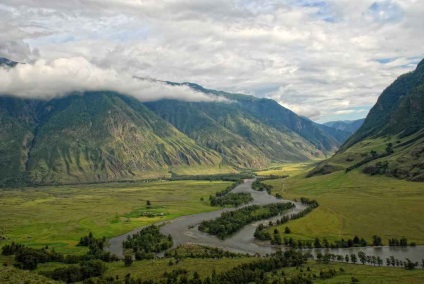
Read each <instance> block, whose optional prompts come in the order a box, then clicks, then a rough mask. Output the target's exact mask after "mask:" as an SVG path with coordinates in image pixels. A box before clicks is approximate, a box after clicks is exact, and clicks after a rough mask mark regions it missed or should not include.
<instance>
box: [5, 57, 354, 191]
mask: <svg viewBox="0 0 424 284" xmlns="http://www.w3.org/2000/svg"><path fill="white" fill-rule="evenodd" d="M3 62H6V63H7V64H8V65H7V66H9V67H8V68H13V66H14V63H13V62H12V63H10V62H8V61H3ZM167 83H168V84H173V85H178V84H179V83H171V82H167ZM182 84H185V85H188V86H189V87H190V88H192V89H194V90H196V91H198V92H203V93H207V94H213V95H216V96H219V97H222V98H225V99H226V100H224V101H222V100H220V101H216V102H186V101H177V100H160V101H156V102H149V103H143V102H140V101H138V100H136V99H134V98H132V97H129V96H126V95H124V94H119V93H116V92H107V91H99V92H82V93H81V92H78V93H73V94H68V96H66V97H62V98H56V99H52V100H49V101H44V100H32V99H21V98H16V97H12V96H7V95H2V96H0V186H6V187H7V186H21V185H26V184H32V185H44V184H70V183H87V182H109V181H122V180H138V179H148V178H156V177H169V176H171V175H176V174H177V175H178V174H205V173H208V174H210V173H219V172H230V171H239V170H241V169H245V168H263V167H266V166H268V165H269V164H270V163H271V162H292V161H306V160H309V159H314V158H322V157H325V156H326V155H329V154H331V153H334V151H335V150H336V149H337V148H338V147H339V146H340V145H341V143H342V142H343V141H344V140H345V139H346V138H347V137H348V136H349V133H347V132H344V131H339V130H336V129H334V128H331V127H327V126H323V125H319V124H317V123H314V122H312V121H310V120H308V119H305V118H302V117H300V116H298V115H296V114H295V113H293V112H292V111H290V110H288V109H286V108H284V107H282V106H281V105H279V104H278V103H276V102H275V101H273V100H269V99H260V98H256V97H253V96H246V95H242V94H231V93H226V92H221V91H216V90H210V89H205V88H203V87H201V86H199V85H196V84H192V83H182Z"/></svg>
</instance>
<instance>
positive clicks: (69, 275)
mask: <svg viewBox="0 0 424 284" xmlns="http://www.w3.org/2000/svg"><path fill="white" fill-rule="evenodd" d="M106 270H107V266H106V265H105V264H104V263H103V262H102V261H100V260H89V261H83V262H81V263H80V264H79V265H68V266H66V267H62V268H57V269H55V270H53V271H51V272H43V273H42V274H43V275H44V276H47V277H49V278H52V279H54V280H58V281H63V282H66V283H74V282H79V281H83V280H84V279H87V278H90V277H99V276H102V275H103V274H104V272H105V271H106Z"/></svg>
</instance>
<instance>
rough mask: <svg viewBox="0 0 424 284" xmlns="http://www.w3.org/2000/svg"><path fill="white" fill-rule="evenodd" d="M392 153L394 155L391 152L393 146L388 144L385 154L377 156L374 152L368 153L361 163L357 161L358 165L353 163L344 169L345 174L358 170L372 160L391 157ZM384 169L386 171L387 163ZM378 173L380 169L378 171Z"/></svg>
mask: <svg viewBox="0 0 424 284" xmlns="http://www.w3.org/2000/svg"><path fill="white" fill-rule="evenodd" d="M393 153H394V151H393V144H392V143H388V144H387V147H386V151H385V152H383V153H380V154H379V153H377V152H376V151H374V150H371V151H370V153H369V155H368V156H367V157H366V158H365V159H363V160H362V161H359V162H358V163H355V164H354V165H352V166H350V167H348V168H346V171H345V172H346V173H347V172H350V171H351V170H354V169H356V168H359V167H360V166H362V165H365V164H367V163H369V162H371V161H374V160H377V159H380V158H384V157H387V156H389V155H391V154H393ZM386 169H387V163H386ZM366 171H367V170H366ZM379 171H380V169H379Z"/></svg>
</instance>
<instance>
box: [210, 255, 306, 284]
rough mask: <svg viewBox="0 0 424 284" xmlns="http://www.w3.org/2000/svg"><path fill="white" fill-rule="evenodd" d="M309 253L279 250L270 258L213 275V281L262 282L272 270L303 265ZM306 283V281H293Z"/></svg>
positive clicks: (223, 282) (227, 283) (226, 282)
mask: <svg viewBox="0 0 424 284" xmlns="http://www.w3.org/2000/svg"><path fill="white" fill-rule="evenodd" d="M308 257H309V255H308V254H302V253H301V252H299V251H294V250H287V251H285V252H277V253H276V254H273V255H272V256H271V257H269V258H265V259H260V260H258V261H255V262H252V263H248V264H243V265H240V266H238V267H236V268H233V269H232V270H230V271H227V272H224V273H222V274H220V275H217V276H215V277H213V279H212V282H211V283H219V284H233V283H262V281H263V280H264V276H265V273H267V272H271V271H273V270H276V269H280V268H283V267H298V266H302V265H303V264H304V263H305V262H306V260H307V259H308ZM293 283H305V282H293Z"/></svg>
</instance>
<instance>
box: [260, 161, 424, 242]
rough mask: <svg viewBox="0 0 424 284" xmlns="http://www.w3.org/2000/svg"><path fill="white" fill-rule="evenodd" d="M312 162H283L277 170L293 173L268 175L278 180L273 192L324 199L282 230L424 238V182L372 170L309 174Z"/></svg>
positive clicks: (332, 236)
mask: <svg viewBox="0 0 424 284" xmlns="http://www.w3.org/2000/svg"><path fill="white" fill-rule="evenodd" d="M285 168H286V169H287V170H286V171H285ZM310 168H311V166H309V167H308V166H307V165H305V164H304V165H286V166H284V165H283V167H282V169H281V170H279V171H278V172H277V171H275V170H274V171H272V172H273V173H274V174H278V173H279V174H284V173H285V172H287V173H289V175H290V177H289V178H287V179H284V180H281V179H280V180H268V181H266V183H268V184H271V185H273V186H274V189H273V190H272V192H273V194H276V193H280V194H282V196H283V197H284V198H286V199H291V200H293V199H295V198H297V199H299V198H300V197H302V196H303V197H309V198H312V199H316V200H317V201H318V202H319V204H320V207H319V208H317V209H315V210H314V211H313V212H312V213H310V214H309V215H307V216H306V217H304V218H301V219H297V220H294V221H290V222H289V223H287V224H284V225H281V226H279V231H280V232H283V231H284V228H285V226H288V227H289V228H290V229H291V231H292V234H291V235H290V237H293V238H294V239H304V240H306V239H309V240H312V239H313V238H314V237H315V236H318V237H325V238H327V239H328V240H333V241H334V240H336V239H341V238H345V239H346V238H351V237H353V236H355V235H358V236H360V237H364V238H366V239H367V240H371V238H372V236H373V235H379V236H381V237H382V238H383V243H385V244H387V239H388V238H392V237H395V238H400V237H407V238H408V240H409V241H415V242H416V243H417V244H424V223H423V222H422V216H423V215H424V206H423V204H424V183H417V182H410V181H404V180H399V179H395V178H389V177H385V176H368V175H365V174H362V173H360V172H359V171H358V170H354V171H351V172H349V173H347V174H346V173H345V172H344V171H339V172H335V173H332V174H329V175H324V176H315V177H311V178H305V174H306V172H307V170H308V169H310ZM273 229H274V227H273V228H272V229H270V230H273ZM282 236H284V235H283V234H282Z"/></svg>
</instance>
